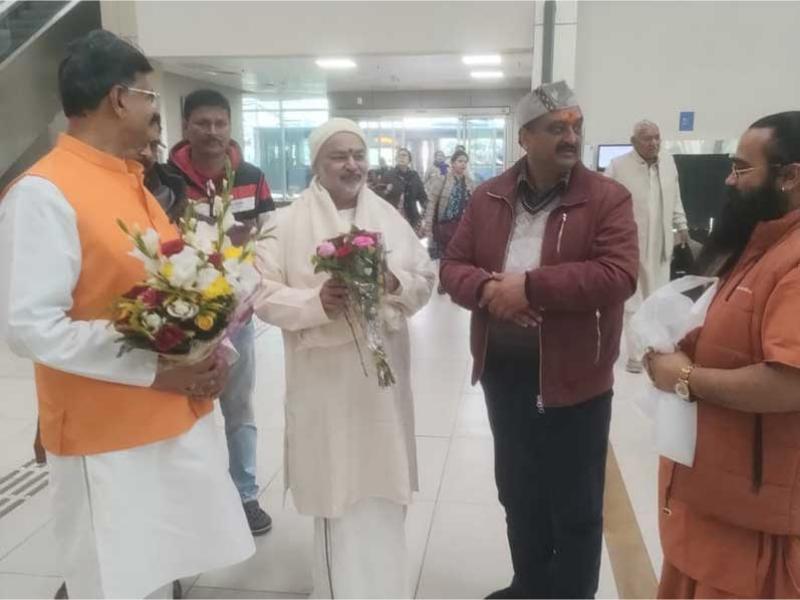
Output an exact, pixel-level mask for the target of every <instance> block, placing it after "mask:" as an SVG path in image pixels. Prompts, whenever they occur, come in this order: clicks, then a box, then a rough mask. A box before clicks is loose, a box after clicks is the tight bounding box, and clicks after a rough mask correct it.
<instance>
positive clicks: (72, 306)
mask: <svg viewBox="0 0 800 600" xmlns="http://www.w3.org/2000/svg"><path fill="white" fill-rule="evenodd" d="M151 71H152V67H151V66H150V64H149V62H148V61H147V59H146V58H145V56H144V55H142V54H141V53H140V52H139V51H138V50H137V49H135V48H134V47H133V46H131V45H130V44H128V43H126V42H124V41H122V40H121V39H119V38H117V37H116V36H114V35H113V34H111V33H108V32H106V31H101V30H98V31H94V32H92V33H90V34H88V35H87V36H85V37H83V38H81V39H79V40H77V41H75V42H73V43H72V44H71V45H70V47H69V48H68V54H67V57H66V58H65V59H64V61H63V62H62V63H61V65H60V67H59V72H58V77H59V91H60V94H61V101H62V105H63V108H64V113H65V114H66V116H67V118H68V119H69V127H68V131H67V133H66V134H63V135H61V136H60V137H59V139H58V142H57V144H56V146H55V148H54V149H53V150H52V151H51V152H50V153H49V154H47V155H46V156H45V157H44V158H42V159H41V160H40V161H39V162H38V163H36V164H35V165H34V166H33V167H32V168H31V169H30V170H29V171H28V172H27V173H26V174H25V175H24V176H23V177H22V178H20V179H19V180H17V182H16V183H15V184H13V185H12V186H11V188H10V189H9V190H8V192H7V193H6V194H5V196H4V197H3V198H2V201H0V289H2V290H4V292H5V294H4V297H0V335H1V336H2V337H3V338H5V340H6V341H7V342H8V344H9V346H10V347H11V348H12V350H13V351H14V352H16V353H17V354H19V355H20V356H24V357H27V358H30V359H31V360H33V361H34V363H35V378H36V389H37V396H38V400H39V420H40V425H41V438H42V443H43V444H44V447H45V449H46V450H47V454H48V464H49V465H50V481H51V488H52V496H53V501H54V502H53V505H54V506H53V510H54V515H55V536H56V540H57V542H58V545H59V548H58V549H59V554H60V556H61V558H62V560H63V569H64V577H65V579H66V583H67V589H68V590H69V593H70V595H71V596H72V597H83V598H99V597H111V598H114V597H124V598H141V597H144V596H146V595H148V594H150V593H152V592H153V591H154V590H156V591H160V589H161V588H162V586H169V587H171V585H172V581H173V580H174V579H177V578H179V577H184V576H189V575H193V574H196V573H199V572H201V571H204V570H206V569H212V568H217V567H222V566H225V565H229V564H232V563H236V562H239V561H242V560H244V559H245V558H247V557H248V556H249V555H251V554H252V553H253V551H254V547H253V541H252V537H251V535H250V532H249V529H248V527H247V522H246V520H245V516H244V513H243V511H242V508H241V504H240V503H239V500H238V494H237V493H236V489H235V487H234V485H233V482H232V481H231V479H230V476H229V475H228V472H227V465H226V457H225V453H224V450H223V449H222V448H223V446H222V445H223V444H224V441H223V440H222V438H221V435H220V434H219V432H218V428H217V427H216V426H215V425H214V423H213V419H212V415H211V414H210V411H211V408H212V404H211V400H209V398H214V397H216V396H217V395H218V394H219V391H220V390H221V389H222V387H223V386H224V385H225V381H226V378H227V367H226V366H225V364H224V362H223V361H221V360H220V359H217V358H213V359H211V360H209V361H206V362H205V363H204V364H201V365H197V366H195V367H183V368H170V367H167V366H165V365H162V364H161V362H160V361H159V359H158V357H157V355H156V354H154V353H151V352H147V351H143V350H134V351H132V352H130V353H128V354H125V355H124V356H119V355H118V352H117V351H118V344H116V338H117V337H118V336H117V334H116V333H115V332H114V331H113V329H111V328H110V327H109V321H108V316H109V309H110V306H111V304H112V302H113V300H114V298H115V297H117V296H119V295H120V294H122V293H124V292H126V291H127V290H128V289H129V288H130V287H132V286H133V285H134V284H135V283H137V282H138V281H140V280H141V279H142V278H143V277H144V270H143V267H142V265H141V263H139V262H138V261H137V260H136V259H134V258H133V257H131V256H129V255H128V253H129V252H130V250H131V243H130V241H129V240H128V239H127V238H126V236H125V235H124V234H122V232H121V231H120V230H119V228H118V227H117V226H116V224H115V221H116V219H117V218H119V219H122V220H123V221H124V222H126V223H128V224H131V225H132V224H138V225H139V226H140V227H141V228H142V229H145V228H149V227H152V228H153V229H155V230H156V231H157V232H159V234H160V235H161V237H162V239H164V238H166V239H169V238H171V237H174V236H175V235H176V234H177V232H176V230H175V229H174V228H173V226H172V225H170V223H169V221H168V219H167V216H166V215H165V214H164V211H163V210H162V209H161V208H160V207H159V205H158V203H157V202H156V200H155V198H153V196H152V195H151V194H150V193H149V192H147V191H146V189H145V187H144V181H143V171H142V167H141V165H139V164H138V163H136V162H135V161H131V160H125V157H127V156H131V154H132V153H133V151H135V150H136V149H138V148H140V147H141V146H143V145H144V144H145V143H146V141H147V133H148V127H149V124H150V120H151V118H152V115H153V113H154V111H155V102H156V99H157V98H158V94H157V93H156V92H154V91H153V90H152V87H151V84H150V81H149V77H148V74H149V73H150V72H151Z"/></svg>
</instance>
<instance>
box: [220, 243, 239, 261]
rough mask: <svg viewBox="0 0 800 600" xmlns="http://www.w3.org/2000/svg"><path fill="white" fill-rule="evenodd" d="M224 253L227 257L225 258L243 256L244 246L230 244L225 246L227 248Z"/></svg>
mask: <svg viewBox="0 0 800 600" xmlns="http://www.w3.org/2000/svg"><path fill="white" fill-rule="evenodd" d="M222 255H223V256H224V257H225V260H231V259H236V258H240V257H241V256H242V247H241V246H229V247H228V248H225V250H224V251H223V252H222Z"/></svg>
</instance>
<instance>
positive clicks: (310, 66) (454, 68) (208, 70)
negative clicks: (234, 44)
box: [159, 51, 533, 95]
mask: <svg viewBox="0 0 800 600" xmlns="http://www.w3.org/2000/svg"><path fill="white" fill-rule="evenodd" d="M531 54H532V53H531V52H530V51H524V52H522V51H520V52H507V53H503V54H502V58H503V62H502V65H501V66H500V67H487V68H488V69H501V70H502V71H503V72H504V74H505V77H504V78H503V79H500V80H476V79H472V78H471V77H470V71H471V70H473V69H480V68H481V67H468V66H467V65H464V64H463V63H462V62H461V55H458V54H431V55H420V56H411V55H361V56H350V57H348V58H352V59H353V60H355V62H356V63H357V67H356V68H355V69H350V70H345V71H330V70H323V69H320V68H319V67H318V66H317V65H316V64H315V63H314V60H315V59H314V58H313V57H297V58H267V57H258V58H225V57H208V58H205V57H201V58H191V59H187V58H162V59H159V61H160V62H161V64H162V65H163V67H164V69H165V70H166V71H168V72H171V73H177V74H179V75H183V76H186V77H192V78H194V79H200V80H203V81H208V82H212V83H215V84H217V85H223V86H227V87H232V88H235V89H240V90H244V91H247V92H260V93H281V94H282V95H291V94H325V93H327V92H347V91H370V90H372V91H392V90H454V89H506V88H509V89H511V88H529V87H530V82H531V71H532V61H533V59H532V56H531Z"/></svg>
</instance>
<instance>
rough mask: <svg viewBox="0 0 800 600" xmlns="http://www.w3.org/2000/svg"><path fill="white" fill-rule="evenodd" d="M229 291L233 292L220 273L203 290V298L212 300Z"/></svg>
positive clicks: (226, 294)
mask: <svg viewBox="0 0 800 600" xmlns="http://www.w3.org/2000/svg"><path fill="white" fill-rule="evenodd" d="M231 293H233V290H232V289H231V286H230V284H229V283H228V282H227V280H226V279H225V278H224V277H223V276H222V275H220V276H219V277H217V278H216V279H215V280H214V281H213V283H212V284H211V285H209V286H208V287H207V288H206V289H204V290H203V298H206V299H208V300H213V299H214V298H219V297H220V296H228V295H230V294H231Z"/></svg>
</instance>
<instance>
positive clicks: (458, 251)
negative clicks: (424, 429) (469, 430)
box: [441, 82, 638, 598]
mask: <svg viewBox="0 0 800 600" xmlns="http://www.w3.org/2000/svg"><path fill="white" fill-rule="evenodd" d="M517 118H518V122H519V123H520V125H521V129H520V132H519V133H520V138H519V139H520V144H521V145H522V146H523V148H525V150H526V156H525V158H523V159H521V160H520V161H519V162H517V164H515V165H514V166H513V167H511V169H509V170H508V171H506V172H505V173H503V174H502V175H500V176H498V177H495V178H494V179H491V180H489V181H487V182H485V183H484V184H483V185H481V186H480V187H479V188H478V189H477V190H475V192H474V194H473V196H472V201H471V202H470V205H469V207H468V209H467V211H466V213H465V215H464V217H463V219H462V221H461V224H460V226H459V228H458V231H457V232H456V234H455V237H454V238H453V240H452V241H451V242H450V245H449V246H448V249H447V255H446V256H445V258H444V259H443V261H442V269H441V280H442V284H443V285H444V288H445V289H446V290H447V292H448V293H449V294H450V295H451V296H452V298H453V300H454V301H455V302H456V303H458V304H459V305H461V306H463V307H464V308H467V309H469V310H471V311H472V336H471V337H472V341H471V345H472V354H473V358H474V371H473V382H476V381H480V382H481V385H482V386H483V389H484V394H485V397H486V405H487V409H488V413H489V421H490V424H491V428H492V434H493V437H494V445H495V478H496V481H497V487H498V492H499V497H500V502H501V503H502V504H503V506H504V507H505V509H506V517H507V518H506V520H507V524H508V540H509V546H510V549H511V557H512V562H513V565H514V579H513V581H512V583H511V585H510V586H509V587H507V588H504V589H502V590H498V591H497V592H494V593H493V594H492V595H490V596H489V597H493V598H520V597H521V598H542V597H544V598H591V597H594V594H595V592H596V590H597V582H598V576H599V569H600V554H601V549H602V532H603V521H602V509H603V485H604V474H605V458H606V450H607V447H608V428H609V422H610V418H611V396H612V386H613V365H614V362H615V361H616V359H617V357H618V354H619V342H620V334H621V332H622V317H623V304H624V302H625V300H626V299H627V298H628V297H630V296H631V295H632V294H633V293H634V290H635V289H636V276H637V269H638V246H637V234H636V224H635V222H634V219H633V208H632V203H631V197H630V194H629V193H628V191H627V190H626V189H625V188H624V187H623V186H621V185H620V184H618V183H616V182H614V181H612V180H610V179H608V178H606V177H604V176H602V175H599V174H597V173H593V172H591V171H589V170H588V169H586V168H585V167H584V166H583V165H582V164H581V163H580V159H579V150H580V147H581V136H582V126H583V115H582V113H581V110H580V108H579V107H578V105H577V101H576V100H575V97H574V95H573V93H572V91H571V90H570V89H569V88H568V87H567V86H566V84H565V83H563V82H558V83H554V84H547V85H544V86H542V87H540V88H537V89H536V90H534V91H533V92H531V93H530V94H528V96H526V97H525V98H523V100H522V101H521V103H520V106H519V107H518V109H517Z"/></svg>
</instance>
